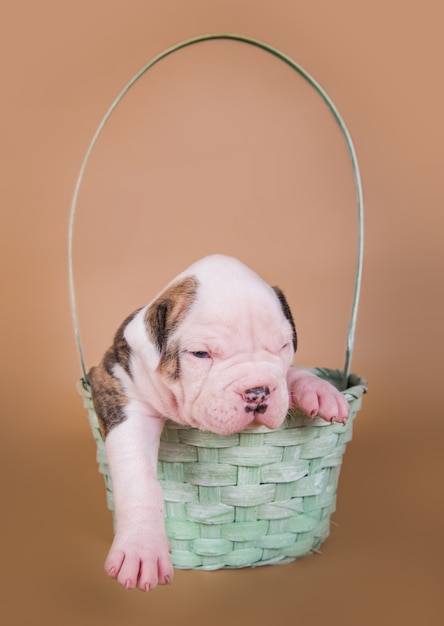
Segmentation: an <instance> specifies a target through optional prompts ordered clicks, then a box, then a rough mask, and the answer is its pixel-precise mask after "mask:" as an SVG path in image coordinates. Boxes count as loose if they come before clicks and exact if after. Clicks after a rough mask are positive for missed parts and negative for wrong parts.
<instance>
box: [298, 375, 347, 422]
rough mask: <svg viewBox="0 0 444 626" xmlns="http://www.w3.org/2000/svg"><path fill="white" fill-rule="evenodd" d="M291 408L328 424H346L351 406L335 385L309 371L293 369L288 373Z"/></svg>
mask: <svg viewBox="0 0 444 626" xmlns="http://www.w3.org/2000/svg"><path fill="white" fill-rule="evenodd" d="M287 381H288V391H289V394H290V407H291V408H296V409H299V410H301V411H302V412H303V413H305V415H308V416H309V417H322V419H324V420H326V421H327V422H331V423H333V422H340V423H342V424H345V422H346V421H347V419H348V416H349V404H348V402H347V400H346V398H345V397H344V395H343V394H342V393H341V392H340V391H338V390H337V389H336V388H335V387H334V386H333V385H331V384H330V383H328V382H327V381H325V380H322V378H319V377H318V376H315V375H314V374H312V373H311V372H308V371H307V370H300V369H297V368H291V369H290V371H289V373H288V378H287Z"/></svg>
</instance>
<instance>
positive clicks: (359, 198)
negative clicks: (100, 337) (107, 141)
mask: <svg viewBox="0 0 444 626" xmlns="http://www.w3.org/2000/svg"><path fill="white" fill-rule="evenodd" d="M214 39H229V40H234V41H240V42H243V43H247V44H250V45H252V46H256V47H257V48H261V49H262V50H265V51H266V52H269V53H270V54H272V55H274V56H276V57H278V58H279V59H281V61H284V62H285V63H287V64H288V65H289V66H290V67H291V68H293V69H294V70H295V71H296V72H297V73H298V74H300V75H301V76H302V77H303V78H304V79H305V80H306V81H307V82H308V83H309V84H310V85H311V86H312V87H313V88H314V89H315V90H316V91H317V93H318V94H319V95H320V96H321V97H322V99H323V100H324V102H325V104H326V105H327V107H328V108H329V109H330V111H331V113H332V114H333V117H334V119H335V120H336V122H337V124H338V126H339V128H340V130H341V132H342V135H343V136H344V139H345V142H346V144H347V149H348V153H349V156H350V159H351V165H352V169H353V178H354V183H355V190H356V203H357V212H358V250H357V261H356V273H355V286H354V292H353V301H352V308H351V314H350V322H349V326H348V330H347V339H346V355H345V364H344V370H343V384H344V388H346V386H347V380H348V377H349V374H350V366H351V359H352V355H353V348H354V340H355V330H356V319H357V313H358V304H359V296H360V290H361V278H362V263H363V253H364V201H363V194H362V184H361V178H360V174H359V167H358V162H357V158H356V152H355V148H354V146H353V142H352V139H351V136H350V133H349V131H348V129H347V127H346V126H345V123H344V121H343V119H342V118H341V116H340V115H339V112H338V110H337V108H336V106H335V105H334V104H333V102H332V101H331V99H330V97H329V96H328V95H327V93H326V92H325V91H324V89H323V88H322V87H321V86H320V85H319V83H317V82H316V81H315V80H314V78H312V77H311V76H310V75H309V74H308V72H306V71H305V70H304V69H303V68H302V67H300V66H299V65H298V64H297V63H295V61H293V60H292V59H291V58H290V57H288V56H287V55H286V54H284V53H283V52H280V51H279V50H277V49H276V48H273V47H272V46H269V45H268V44H266V43H263V42H261V41H258V40H256V39H251V38H249V37H244V36H242V35H235V34H209V35H200V36H198V37H194V38H192V39H187V40H185V41H182V42H181V43H178V44H176V45H174V46H172V47H171V48H168V49H166V50H164V51H163V52H161V53H160V54H159V55H157V56H156V57H154V58H153V59H152V60H151V61H149V62H148V63H147V64H146V65H144V66H143V67H142V69H141V70H140V71H139V72H138V73H137V74H136V75H135V76H133V78H132V79H131V80H130V81H129V83H127V85H126V86H125V87H124V88H123V90H122V91H121V92H120V94H119V95H118V96H117V98H116V99H115V100H114V102H113V103H112V105H111V106H110V108H109V109H108V111H107V113H106V114H105V116H104V118H103V119H102V121H101V122H100V124H99V127H98V128H97V130H96V132H95V134H94V137H93V139H92V141H91V143H90V144H89V147H88V149H87V151H86V154H85V157H84V159H83V162H82V166H81V168H80V173H79V176H78V178H77V183H76V186H75V189H74V194H73V198H72V202H71V212H70V220H69V232H68V272H69V290H70V299H71V310H72V315H73V322H74V333H75V337H76V342H77V350H78V353H79V358H80V364H81V368H82V373H83V379H84V381H85V382H87V380H88V378H87V373H86V367H85V361H84V356H83V348H82V342H81V339H80V330H79V322H78V315H77V305H76V296H75V289H74V274H73V254H72V251H73V230H74V218H75V213H76V206H77V200H78V196H79V191H80V186H81V183H82V180H83V176H84V173H85V170H86V166H87V164H88V161H89V158H90V156H91V152H92V150H93V148H94V146H95V144H96V142H97V140H98V138H99V135H100V134H101V133H102V131H103V128H104V126H105V124H106V123H107V121H108V119H109V118H110V116H111V114H112V112H113V111H114V109H115V108H116V107H117V105H118V104H119V102H120V101H121V100H122V98H123V97H124V96H125V95H126V93H127V92H128V91H129V90H130V89H131V87H132V86H133V85H134V83H136V82H137V81H138V80H139V78H141V77H142V76H143V75H144V74H145V73H146V72H147V71H148V70H149V69H150V68H151V67H153V65H155V64H156V63H158V62H159V61H161V60H162V59H164V58H165V57H167V56H169V55H170V54H172V53H173V52H177V51H178V50H181V49H182V48H186V47H188V46H191V45H193V44H195V43H199V42H202V41H209V40H214Z"/></svg>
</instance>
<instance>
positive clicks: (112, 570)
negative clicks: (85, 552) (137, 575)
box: [107, 566, 117, 577]
mask: <svg viewBox="0 0 444 626" xmlns="http://www.w3.org/2000/svg"><path fill="white" fill-rule="evenodd" d="M116 571H117V570H116V568H115V567H114V566H113V567H110V568H109V570H108V571H107V574H108V576H111V577H113V576H115V575H116Z"/></svg>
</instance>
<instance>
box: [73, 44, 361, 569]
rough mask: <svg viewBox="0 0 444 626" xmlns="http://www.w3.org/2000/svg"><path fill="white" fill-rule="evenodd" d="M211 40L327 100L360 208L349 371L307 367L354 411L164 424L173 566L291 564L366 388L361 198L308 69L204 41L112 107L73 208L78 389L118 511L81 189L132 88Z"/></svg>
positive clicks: (304, 544) (332, 478) (306, 538)
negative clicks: (98, 390) (83, 288)
mask: <svg viewBox="0 0 444 626" xmlns="http://www.w3.org/2000/svg"><path fill="white" fill-rule="evenodd" d="M214 39H228V40H235V41H240V42H244V43H247V44H251V45H253V46H256V47H258V48H261V49H262V50H265V51H266V52H269V53H271V54H273V55H274V56H276V57H278V58H279V59H281V60H282V61H284V62H285V63H287V64H288V65H290V66H291V67H292V68H293V69H294V70H296V71H297V72H298V74H300V75H302V76H303V77H304V78H305V79H306V80H307V81H308V82H309V84H311V85H312V86H313V87H314V88H315V89H316V91H317V92H318V93H319V95H320V96H321V97H322V98H323V100H324V102H325V103H326V104H327V106H328V107H329V109H330V111H331V112H332V114H333V116H334V118H335V120H336V122H337V123H338V124H339V127H340V129H341V131H342V134H343V136H344V138H345V140H346V143H347V148H348V151H349V155H350V158H351V162H352V167H353V175H354V180H355V186H356V194H357V208H358V255H357V266H356V281H355V289H354V297H353V305H352V312H351V319H350V324H349V328H348V334H347V348H346V360H345V366H344V369H343V370H330V369H325V368H322V369H312V370H311V371H312V372H314V373H315V374H317V375H318V376H320V377H322V378H324V379H326V380H328V381H329V382H331V383H332V384H333V385H335V386H336V387H337V388H338V389H340V390H341V391H342V393H344V395H345V397H346V398H347V400H348V402H349V405H350V418H349V420H348V422H347V424H346V425H345V426H343V425H342V424H329V423H327V422H325V421H324V420H322V419H320V418H315V419H310V418H308V417H307V416H305V415H302V414H300V413H298V412H296V411H290V412H289V414H288V416H287V419H286V421H285V423H284V424H283V426H282V427H280V428H279V429H277V430H273V431H271V430H268V429H267V428H266V427H264V426H262V427H260V428H257V429H255V430H248V431H244V432H240V433H237V434H234V435H229V436H222V435H215V434H212V433H208V432H203V431H199V430H197V429H195V428H190V427H186V426H181V425H178V424H175V423H174V422H172V421H167V422H166V425H165V428H164V431H163V434H162V437H161V444H160V450H159V462H158V477H159V480H160V483H161V485H162V489H163V495H164V500H165V519H166V529H167V534H168V537H169V540H170V543H171V547H172V561H173V565H174V566H175V567H176V568H184V569H190V568H192V569H205V570H216V569H221V568H239V567H250V566H258V565H270V564H276V563H288V562H290V561H293V560H294V559H296V558H298V557H301V556H304V555H306V554H309V553H310V552H316V551H318V550H319V546H320V545H321V543H322V542H323V541H324V540H325V539H326V538H327V536H328V534H329V530H330V517H331V514H332V513H333V511H334V510H335V504H336V492H337V487H338V478H339V472H340V468H341V464H342V458H343V455H344V452H345V447H346V444H347V442H348V441H350V440H351V438H352V428H353V421H354V419H355V417H356V413H357V411H358V410H359V408H360V406H361V399H362V396H363V394H364V393H365V392H366V390H367V383H366V381H365V379H363V378H361V377H359V376H357V375H354V374H350V363H351V357H352V352H353V346H354V335H355V326H356V316H357V308H358V301H359V293H360V284H361V274H362V260H363V199H362V187H361V181H360V176H359V169H358V164H357V160H356V154H355V151H354V147H353V143H352V141H351V138H350V135H349V132H348V130H347V128H346V126H345V124H344V122H343V120H342V118H341V117H340V115H339V113H338V111H337V109H336V107H335V106H334V104H333V103H332V101H331V100H330V98H329V97H328V95H327V94H326V93H325V91H324V90H323V89H322V87H320V85H319V84H318V83H316V82H315V81H314V79H313V78H312V77H311V76H309V74H307V72H305V70H303V69H302V68H301V67H300V66H298V65H297V64H296V63H295V62H294V61H293V60H292V59H290V58H289V57H287V56H286V55H284V54H283V53H282V52H279V51H278V50H276V49H275V48H272V47H271V46H268V45H267V44H264V43H262V42H259V41H256V40H254V39H249V38H246V37H243V36H240V35H227V34H216V35H204V36H200V37H196V38H194V39H189V40H187V41H184V42H182V43H179V44H177V45H176V46H174V47H172V48H169V49H168V50H166V51H164V52H163V53H161V54H160V55H158V56H157V57H155V58H154V59H153V60H152V61H150V62H149V63H148V64H147V65H145V66H144V67H143V68H142V69H141V70H140V72H138V74H136V75H135V76H134V77H133V79H132V80H131V81H130V82H129V83H128V84H127V85H126V86H125V88H124V89H123V91H122V92H121V93H120V94H119V96H118V97H117V99H116V100H115V101H114V103H113V104H112V105H111V107H110V109H109V110H108V112H107V113H106V115H105V117H104V118H103V120H102V122H101V124H100V126H99V128H98V130H97V131H96V134H95V135H94V138H93V140H92V142H91V144H90V146H89V148H88V150H87V153H86V156H85V158H84V161H83V164H82V167H81V171H80V174H79V177H78V180H77V185H76V188H75V192H74V196H73V201H72V205H71V217H70V225H69V281H70V291H71V306H72V313H73V319H74V330H75V335H76V340H77V347H78V351H79V356H80V363H81V368H82V373H83V377H82V379H81V380H80V381H79V383H78V390H79V392H80V394H81V395H82V396H83V400H84V404H85V406H86V408H87V409H88V416H89V422H90V426H91V429H92V433H93V435H94V438H95V441H96V444H97V462H98V464H99V471H100V472H101V473H102V474H103V476H104V479H105V485H106V496H107V503H108V507H109V509H110V510H111V511H114V506H113V493H112V484H111V477H110V473H109V467H108V462H107V458H106V451H105V443H104V440H103V437H102V435H101V432H100V429H99V424H98V419H97V415H96V413H95V411H94V407H93V404H92V399H91V391H90V387H89V384H88V378H87V373H86V366H85V362H84V358H83V350H82V344H81V341H80V332H79V324H78V317H77V307H76V299H75V291H74V278H73V263H72V241H73V227H74V217H75V211H76V205H77V198H78V194H79V189H80V185H81V182H82V179H83V175H84V172H85V169H86V165H87V163H88V161H89V157H90V154H91V152H92V149H93V148H94V145H95V143H96V141H97V139H98V137H99V135H100V133H101V132H102V130H103V128H104V126H105V124H106V122H107V121H108V119H109V117H110V115H111V113H112V112H113V111H114V109H115V108H116V106H117V105H118V103H119V102H120V101H121V99H122V98H123V97H124V95H125V94H126V93H127V92H128V90H129V89H130V88H131V87H132V86H133V85H134V83H135V82H136V81H137V80H138V79H139V78H140V77H141V76H143V75H144V74H145V73H146V72H147V71H148V70H149V69H150V68H151V67H152V66H153V65H155V64H156V63H157V62H159V61H160V60H162V59H164V58H165V57H167V56H168V55H170V54H172V53H173V52H176V51H178V50H180V49H182V48H184V47H186V46H189V45H192V44H195V43H199V42H202V41H208V40H214Z"/></svg>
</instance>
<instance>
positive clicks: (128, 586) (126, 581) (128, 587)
mask: <svg viewBox="0 0 444 626" xmlns="http://www.w3.org/2000/svg"><path fill="white" fill-rule="evenodd" d="M124 587H125V589H130V588H131V580H130V579H128V580H125V584H124Z"/></svg>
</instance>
